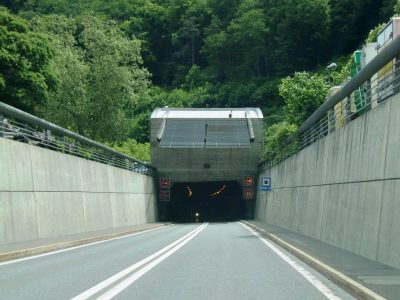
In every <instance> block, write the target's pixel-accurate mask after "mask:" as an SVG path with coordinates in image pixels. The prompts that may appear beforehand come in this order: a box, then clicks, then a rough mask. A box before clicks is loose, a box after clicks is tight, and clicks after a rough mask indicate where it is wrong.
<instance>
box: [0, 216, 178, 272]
mask: <svg viewBox="0 0 400 300" xmlns="http://www.w3.org/2000/svg"><path fill="white" fill-rule="evenodd" d="M172 225H173V224H168V225H165V226H160V227H156V228H151V229H147V230H143V231H139V232H135V233H131V234H127V235H123V236H118V237H115V238H111V239H108V240H103V241H97V242H93V243H88V244H84V245H80V246H72V247H69V248H66V249H61V250H55V251H51V252H46V253H43V254H36V255H32V256H28V257H23V258H17V259H13V260H10V261H5V262H2V263H0V267H1V266H5V265H10V264H15V263H19V262H23V261H26V260H31V259H36V258H40V257H45V256H49V255H53V254H58V253H63V252H68V251H72V250H76V249H80V248H84V247H90V246H94V245H97V244H102V243H108V242H111V241H115V240H120V239H126V238H129V237H131V236H134V235H139V234H143V233H147V232H150V231H154V230H158V229H161V228H166V227H168V226H172Z"/></svg>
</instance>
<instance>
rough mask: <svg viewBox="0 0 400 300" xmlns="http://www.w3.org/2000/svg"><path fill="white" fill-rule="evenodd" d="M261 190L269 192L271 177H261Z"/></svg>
mask: <svg viewBox="0 0 400 300" xmlns="http://www.w3.org/2000/svg"><path fill="white" fill-rule="evenodd" d="M261 190H262V191H270V190H271V177H261Z"/></svg>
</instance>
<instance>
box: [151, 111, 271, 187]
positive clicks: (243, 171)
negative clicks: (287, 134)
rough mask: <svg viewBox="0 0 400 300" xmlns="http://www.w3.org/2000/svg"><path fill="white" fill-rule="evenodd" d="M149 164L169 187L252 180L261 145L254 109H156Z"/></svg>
mask: <svg viewBox="0 0 400 300" xmlns="http://www.w3.org/2000/svg"><path fill="white" fill-rule="evenodd" d="M150 121H151V137H150V139H151V140H150V143H151V161H152V164H153V165H154V166H155V167H157V170H158V174H159V176H160V177H169V178H170V179H171V181H172V182H211V181H228V180H235V181H238V182H239V183H241V182H242V178H243V176H246V175H256V174H257V163H258V160H259V155H260V153H261V151H262V146H263V136H264V134H263V130H264V128H263V127H264V122H263V115H262V112H261V110H260V109H259V108H218V109H198V108H195V109H176V108H159V109H156V110H155V111H154V112H153V113H152V115H151V119H150Z"/></svg>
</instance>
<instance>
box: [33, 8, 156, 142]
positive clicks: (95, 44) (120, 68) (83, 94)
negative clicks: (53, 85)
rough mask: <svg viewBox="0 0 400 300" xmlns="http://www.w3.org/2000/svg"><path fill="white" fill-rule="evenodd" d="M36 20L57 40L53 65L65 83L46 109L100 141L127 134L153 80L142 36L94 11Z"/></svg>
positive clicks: (52, 117)
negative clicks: (126, 31) (144, 62)
mask: <svg viewBox="0 0 400 300" xmlns="http://www.w3.org/2000/svg"><path fill="white" fill-rule="evenodd" d="M34 26H35V27H36V28H37V30H42V31H44V32H47V34H49V35H50V36H51V38H52V40H53V43H54V44H55V45H57V46H56V52H57V53H56V54H57V55H56V56H55V57H54V59H53V61H52V67H53V68H54V70H55V72H56V73H57V75H58V80H59V88H58V89H57V90H55V91H54V92H53V93H52V94H51V97H50V98H49V100H48V103H47V107H46V109H45V110H44V115H45V116H46V117H47V118H48V119H50V120H51V121H53V122H55V123H57V124H60V125H61V126H65V127H69V128H71V129H74V130H77V131H78V132H79V133H81V134H84V135H86V136H88V137H91V138H93V139H96V140H99V141H111V142H113V141H121V140H124V139H126V138H127V137H128V136H129V133H130V131H131V127H130V124H131V122H130V119H131V118H132V117H133V111H134V108H135V106H136V105H137V103H138V102H139V101H142V100H143V99H146V98H147V87H148V85H149V82H148V72H147V71H146V70H145V69H143V68H142V67H141V63H142V60H141V57H140V43H139V41H138V40H136V39H128V38H126V36H124V34H123V33H122V32H121V31H120V30H119V29H118V27H117V26H116V24H115V23H113V22H110V21H104V20H102V19H100V18H98V17H92V16H84V17H80V18H76V19H73V18H66V17H61V16H56V15H53V16H47V17H42V18H37V19H36V20H35V24H34Z"/></svg>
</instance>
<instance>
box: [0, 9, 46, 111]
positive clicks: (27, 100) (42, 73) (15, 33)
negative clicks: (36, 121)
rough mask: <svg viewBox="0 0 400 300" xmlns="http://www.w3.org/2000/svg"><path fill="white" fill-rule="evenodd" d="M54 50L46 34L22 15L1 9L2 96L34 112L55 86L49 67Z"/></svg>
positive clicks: (10, 102)
mask: <svg viewBox="0 0 400 300" xmlns="http://www.w3.org/2000/svg"><path fill="white" fill-rule="evenodd" d="M52 56H53V53H52V51H51V48H50V45H49V43H48V41H47V39H46V37H45V36H44V35H42V34H39V33H36V32H32V31H31V30H30V29H29V24H28V22H27V21H25V20H24V19H22V18H19V17H17V16H14V15H12V14H10V13H9V12H8V11H7V10H5V9H1V8H0V97H1V98H2V101H4V102H6V103H8V104H10V105H13V106H15V107H18V108H21V109H23V110H26V111H29V112H34V111H36V109H37V108H38V107H39V106H40V105H42V104H43V102H44V101H45V100H46V99H47V96H48V92H49V91H50V90H51V89H52V88H53V86H54V76H53V74H52V70H51V69H50V68H49V61H50V59H51V58H52Z"/></svg>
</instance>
